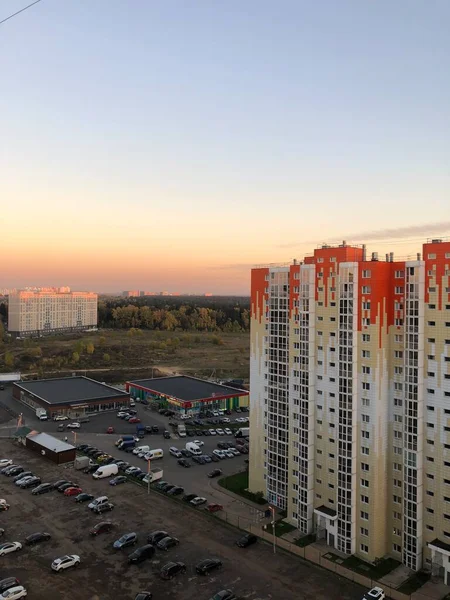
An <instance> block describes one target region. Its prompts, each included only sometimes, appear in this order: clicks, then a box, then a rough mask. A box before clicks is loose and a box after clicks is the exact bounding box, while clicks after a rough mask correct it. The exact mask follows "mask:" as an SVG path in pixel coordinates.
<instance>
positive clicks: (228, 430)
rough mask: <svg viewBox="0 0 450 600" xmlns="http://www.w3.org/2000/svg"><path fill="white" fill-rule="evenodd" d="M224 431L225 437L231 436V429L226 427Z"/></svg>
mask: <svg viewBox="0 0 450 600" xmlns="http://www.w3.org/2000/svg"><path fill="white" fill-rule="evenodd" d="M224 431H225V435H233V432H232V431H231V429H230V428H229V427H226V428H225V429H224Z"/></svg>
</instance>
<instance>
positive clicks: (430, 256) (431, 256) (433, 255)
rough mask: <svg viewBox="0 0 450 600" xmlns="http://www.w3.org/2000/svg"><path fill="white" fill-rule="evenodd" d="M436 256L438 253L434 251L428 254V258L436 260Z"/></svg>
mask: <svg viewBox="0 0 450 600" xmlns="http://www.w3.org/2000/svg"><path fill="white" fill-rule="evenodd" d="M435 258H436V254H435V253H434V252H431V253H430V254H429V255H428V260H434V259H435Z"/></svg>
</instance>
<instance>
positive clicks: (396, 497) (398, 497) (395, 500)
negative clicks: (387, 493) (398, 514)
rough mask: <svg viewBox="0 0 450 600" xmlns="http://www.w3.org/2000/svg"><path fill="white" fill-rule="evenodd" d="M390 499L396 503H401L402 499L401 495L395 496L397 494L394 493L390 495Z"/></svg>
mask: <svg viewBox="0 0 450 600" xmlns="http://www.w3.org/2000/svg"><path fill="white" fill-rule="evenodd" d="M392 500H393V501H394V502H395V503H396V504H401V501H402V497H401V496H397V494H394V495H393V496H392Z"/></svg>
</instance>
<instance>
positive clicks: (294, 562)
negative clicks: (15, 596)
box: [0, 441, 362, 600]
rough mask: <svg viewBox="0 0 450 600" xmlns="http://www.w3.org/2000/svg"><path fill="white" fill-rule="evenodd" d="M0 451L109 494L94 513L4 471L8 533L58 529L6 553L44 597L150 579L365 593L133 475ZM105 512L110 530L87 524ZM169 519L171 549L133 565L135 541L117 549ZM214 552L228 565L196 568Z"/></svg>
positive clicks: (346, 595) (239, 589)
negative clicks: (34, 490)
mask: <svg viewBox="0 0 450 600" xmlns="http://www.w3.org/2000/svg"><path fill="white" fill-rule="evenodd" d="M0 457H9V458H12V459H14V462H15V463H16V464H21V465H22V466H23V467H25V468H27V469H29V470H31V471H33V472H34V473H35V474H37V475H39V476H40V477H41V478H42V481H43V482H54V481H55V480H58V479H70V480H71V481H74V482H75V483H77V484H79V485H80V486H81V487H82V489H83V490H84V491H86V492H88V493H92V494H94V495H95V496H100V495H108V497H109V499H110V501H111V502H112V503H113V504H114V506H115V508H114V510H113V511H112V512H110V513H106V515H103V516H96V515H94V514H93V513H91V511H90V510H89V509H88V507H87V506H86V505H85V504H77V503H75V501H74V499H73V498H68V497H64V496H63V495H62V494H60V493H59V492H57V491H53V492H50V493H48V494H45V495H42V496H32V495H31V491H30V490H21V489H19V488H17V486H15V485H14V483H13V482H12V480H11V479H10V478H7V477H5V476H4V475H0V496H1V497H2V498H6V500H7V501H8V502H9V503H10V505H11V508H10V510H9V511H7V512H2V513H0V521H1V524H0V526H1V527H3V528H4V529H5V534H4V536H3V540H2V541H23V539H24V538H25V537H26V536H27V535H29V534H31V533H34V532H37V531H46V532H48V533H50V535H51V536H52V539H51V540H50V541H47V542H43V543H41V544H40V545H38V546H36V547H31V548H29V547H27V546H24V547H23V549H22V550H19V551H17V552H14V553H11V554H8V555H5V556H2V557H0V564H1V576H2V578H5V577H11V576H16V577H18V578H19V579H20V581H21V582H22V583H23V584H24V585H25V587H27V589H28V596H29V597H30V598H36V599H38V600H44V599H45V600H47V599H48V598H52V599H57V598H61V599H62V598H64V599H65V600H78V599H79V600H81V599H83V600H86V599H88V600H109V599H111V600H112V599H113V598H118V597H120V598H124V599H128V598H130V599H131V600H133V599H134V596H135V594H136V593H137V592H138V591H140V590H145V589H150V591H152V592H153V594H154V598H163V597H166V598H167V597H171V598H176V599H179V600H188V599H194V598H195V599H197V598H201V599H203V598H204V599H205V600H208V598H210V597H211V596H212V595H214V594H215V593H216V592H217V591H219V590H221V589H232V590H233V591H234V592H235V593H236V594H237V596H238V597H240V598H252V599H254V600H257V599H261V600H269V599H271V598H283V599H287V600H290V599H292V600H293V599H294V598H295V599H296V600H298V598H305V599H313V598H315V599H320V600H321V599H324V600H325V599H329V598H342V599H348V600H350V599H356V598H360V597H361V596H362V590H361V588H359V586H356V585H354V584H352V583H351V582H348V581H346V580H340V579H339V578H338V577H336V576H335V575H333V574H330V573H327V574H326V577H324V572H323V571H322V570H321V569H319V568H317V567H315V566H312V565H309V564H307V563H303V562H301V561H299V560H298V559H296V558H294V557H291V556H290V555H288V554H284V553H283V552H278V553H277V554H276V555H273V553H272V548H271V546H270V545H267V544H265V543H264V542H258V543H257V544H255V545H253V546H251V547H249V548H247V549H239V548H237V547H236V546H235V541H236V540H237V538H239V537H240V535H241V534H240V532H239V531H237V530H235V529H233V528H229V527H227V526H225V525H224V524H222V522H221V521H218V520H215V519H214V518H213V517H211V516H209V515H206V514H203V513H204V511H203V510H202V509H193V508H191V507H189V506H188V505H185V504H184V503H182V502H173V501H172V500H171V499H169V498H165V497H164V496H160V495H158V494H156V493H153V492H151V494H150V495H149V496H147V493H146V489H145V488H141V487H138V486H135V485H134V484H132V483H131V482H128V483H126V484H124V485H122V486H118V487H112V486H110V485H109V484H108V481H107V480H98V481H94V480H93V479H92V477H91V476H89V475H86V474H84V473H80V472H76V471H74V470H73V469H71V470H69V469H65V468H64V467H58V466H56V465H54V464H53V463H51V462H49V461H46V460H45V459H43V458H42V457H40V456H39V455H35V454H32V453H30V451H29V450H27V449H25V448H23V447H18V446H16V445H14V444H12V443H11V442H9V441H0ZM102 520H111V521H113V523H114V530H113V531H112V532H110V533H104V534H102V535H100V536H99V537H98V538H94V539H93V538H92V537H90V535H89V529H90V528H91V527H92V526H93V525H95V524H96V523H98V522H99V521H102ZM157 529H163V530H165V531H167V532H169V533H170V534H172V535H174V536H176V537H177V538H178V539H179V540H180V545H179V546H178V547H176V548H172V549H170V550H169V551H168V552H167V553H166V552H162V551H159V550H158V551H157V553H156V555H155V556H154V557H153V559H150V560H148V561H145V562H143V563H142V564H141V565H138V566H134V565H133V566H129V565H128V563H127V559H126V556H127V554H128V553H129V550H124V551H113V548H112V543H113V542H114V540H116V539H117V538H118V537H120V535H122V534H124V533H127V532H131V531H135V532H137V533H138V536H139V543H142V544H143V543H145V541H146V536H147V534H148V533H149V532H150V531H152V530H157ZM72 553H73V554H78V555H79V556H80V557H81V565H80V567H79V568H78V569H72V570H67V571H64V572H62V573H58V574H55V573H53V572H52V571H51V569H50V564H51V562H52V561H53V560H54V559H55V558H57V557H58V556H62V555H64V554H72ZM208 557H216V558H219V559H221V560H222V562H223V568H222V569H221V570H220V571H218V572H217V573H214V575H209V576H206V577H201V576H198V575H196V574H195V571H194V565H195V564H196V563H197V562H198V561H200V560H202V559H204V558H208ZM172 560H175V561H182V562H184V563H185V564H186V565H187V574H186V575H178V576H176V577H175V578H174V579H173V580H172V581H162V580H161V579H160V578H159V570H160V568H161V567H162V566H163V565H164V564H165V563H166V562H169V561H172Z"/></svg>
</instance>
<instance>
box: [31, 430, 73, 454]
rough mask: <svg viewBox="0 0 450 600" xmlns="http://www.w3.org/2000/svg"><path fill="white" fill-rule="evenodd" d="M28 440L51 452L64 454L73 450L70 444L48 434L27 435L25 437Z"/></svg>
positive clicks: (33, 433)
mask: <svg viewBox="0 0 450 600" xmlns="http://www.w3.org/2000/svg"><path fill="white" fill-rule="evenodd" d="M27 439H28V440H32V441H33V442H36V444H39V445H40V446H42V447H43V448H47V450H52V451H53V452H65V451H66V450H75V446H72V445H71V444H67V443H66V442H63V441H61V440H58V438H55V437H53V436H52V435H49V434H48V433H35V432H32V433H29V434H28V435H27Z"/></svg>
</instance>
